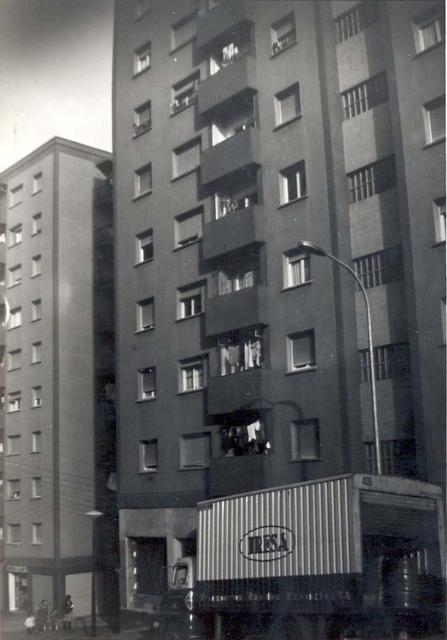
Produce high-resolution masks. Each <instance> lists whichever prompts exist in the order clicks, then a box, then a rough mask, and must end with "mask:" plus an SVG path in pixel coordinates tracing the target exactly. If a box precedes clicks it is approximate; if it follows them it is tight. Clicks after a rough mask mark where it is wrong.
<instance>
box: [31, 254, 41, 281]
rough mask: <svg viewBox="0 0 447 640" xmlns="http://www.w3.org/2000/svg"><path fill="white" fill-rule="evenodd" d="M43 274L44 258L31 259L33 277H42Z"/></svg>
mask: <svg viewBox="0 0 447 640" xmlns="http://www.w3.org/2000/svg"><path fill="white" fill-rule="evenodd" d="M41 273H42V256H34V257H32V258H31V277H32V278H34V277H35V276H40V275H41Z"/></svg>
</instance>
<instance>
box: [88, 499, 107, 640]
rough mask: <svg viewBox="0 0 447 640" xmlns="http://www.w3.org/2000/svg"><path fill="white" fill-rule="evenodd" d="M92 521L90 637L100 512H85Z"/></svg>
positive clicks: (94, 614)
mask: <svg viewBox="0 0 447 640" xmlns="http://www.w3.org/2000/svg"><path fill="white" fill-rule="evenodd" d="M85 515H86V516H88V517H89V518H90V519H91V521H92V587H91V598H92V599H91V625H90V636H91V637H92V638H94V637H95V636H96V521H97V520H98V518H100V517H101V516H102V515H104V514H103V513H102V512H101V511H96V510H95V509H93V510H92V511H87V513H86V514H85Z"/></svg>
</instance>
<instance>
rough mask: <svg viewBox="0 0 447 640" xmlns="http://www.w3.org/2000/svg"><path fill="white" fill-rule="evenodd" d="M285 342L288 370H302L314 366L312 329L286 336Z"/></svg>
mask: <svg viewBox="0 0 447 640" xmlns="http://www.w3.org/2000/svg"><path fill="white" fill-rule="evenodd" d="M287 343H288V370H289V371H304V370H306V369H311V368H313V367H315V366H316V361H315V335H314V332H313V331H303V332H302V333H295V334H293V335H291V336H287Z"/></svg>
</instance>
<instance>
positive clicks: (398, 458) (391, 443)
mask: <svg viewBox="0 0 447 640" xmlns="http://www.w3.org/2000/svg"><path fill="white" fill-rule="evenodd" d="M364 447H365V457H366V470H367V473H372V474H376V473H377V456H376V445H375V443H374V442H365V443H364ZM380 453H381V458H382V473H383V474H384V475H387V476H394V475H399V476H411V475H413V474H414V472H415V467H416V464H415V463H416V458H415V442H414V440H411V439H408V440H382V441H381V442H380Z"/></svg>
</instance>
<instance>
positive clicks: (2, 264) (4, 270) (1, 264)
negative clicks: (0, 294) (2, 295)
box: [0, 262, 6, 318]
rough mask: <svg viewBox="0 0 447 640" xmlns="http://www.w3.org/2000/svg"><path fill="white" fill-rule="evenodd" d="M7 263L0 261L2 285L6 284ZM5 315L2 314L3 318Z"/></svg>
mask: <svg viewBox="0 0 447 640" xmlns="http://www.w3.org/2000/svg"><path fill="white" fill-rule="evenodd" d="M5 272H6V269H5V263H4V262H0V284H1V285H3V286H4V285H5ZM3 317H4V315H3V316H2V318H3Z"/></svg>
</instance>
